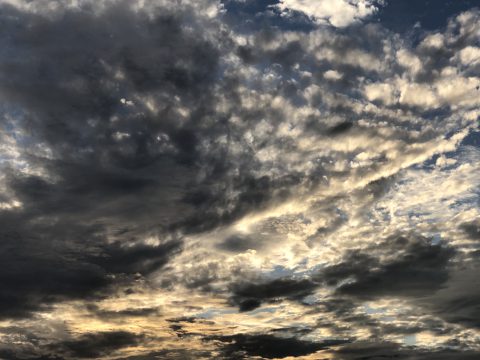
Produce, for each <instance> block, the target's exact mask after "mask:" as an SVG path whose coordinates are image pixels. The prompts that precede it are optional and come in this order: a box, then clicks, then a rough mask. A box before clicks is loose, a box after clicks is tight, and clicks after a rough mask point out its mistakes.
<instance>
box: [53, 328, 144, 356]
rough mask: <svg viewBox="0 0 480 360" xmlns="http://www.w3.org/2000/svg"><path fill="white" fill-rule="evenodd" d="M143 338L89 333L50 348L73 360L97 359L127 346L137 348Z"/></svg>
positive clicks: (114, 332)
mask: <svg viewBox="0 0 480 360" xmlns="http://www.w3.org/2000/svg"><path fill="white" fill-rule="evenodd" d="M142 338H143V336H142V335H137V334H133V333H129V332H125V331H111V332H99V333H89V334H85V335H82V336H81V337H80V338H78V339H74V340H68V341H64V342H60V343H57V344H53V345H50V348H51V349H52V350H54V351H59V352H60V353H64V354H65V355H66V356H69V357H73V358H86V359H95V358H98V357H99V356H104V355H110V354H112V353H113V352H114V351H116V350H118V349H121V348H124V347H127V346H135V345H136V344H138V343H139V341H141V340H142Z"/></svg>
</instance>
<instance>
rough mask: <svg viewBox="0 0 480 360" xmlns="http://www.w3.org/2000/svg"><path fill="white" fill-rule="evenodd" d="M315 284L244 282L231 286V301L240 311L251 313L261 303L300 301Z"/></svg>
mask: <svg viewBox="0 0 480 360" xmlns="http://www.w3.org/2000/svg"><path fill="white" fill-rule="evenodd" d="M316 287H317V284H315V283H314V282H312V281H310V280H308V279H289V278H281V279H275V280H270V281H260V282H244V283H238V284H234V285H233V286H232V292H233V297H232V301H233V302H234V303H236V304H238V306H239V309H240V311H251V310H254V309H255V308H257V307H259V306H260V305H261V304H262V302H264V301H265V302H269V301H275V300H281V299H292V300H300V299H302V298H304V297H305V296H307V295H309V294H311V293H312V292H313V291H314V290H315V288H316Z"/></svg>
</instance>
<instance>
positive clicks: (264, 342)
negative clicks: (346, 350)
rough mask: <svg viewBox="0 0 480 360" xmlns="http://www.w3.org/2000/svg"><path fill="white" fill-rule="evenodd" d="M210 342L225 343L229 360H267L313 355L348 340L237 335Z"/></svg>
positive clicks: (219, 337) (215, 338) (224, 349)
mask: <svg viewBox="0 0 480 360" xmlns="http://www.w3.org/2000/svg"><path fill="white" fill-rule="evenodd" d="M209 340H218V341H220V342H223V343H225V344H226V345H224V347H223V353H224V356H225V357H226V358H228V359H249V358H251V357H252V356H260V357H261V358H266V359H277V358H280V359H283V358H286V357H288V356H292V357H297V356H305V355H309V354H313V353H315V352H317V351H319V350H322V349H326V348H328V347H330V346H334V345H339V344H343V343H345V342H347V341H346V340H325V341H322V342H313V341H305V340H299V339H296V338H282V337H276V336H273V335H268V334H258V335H255V334H237V335H231V336H212V337H210V338H209Z"/></svg>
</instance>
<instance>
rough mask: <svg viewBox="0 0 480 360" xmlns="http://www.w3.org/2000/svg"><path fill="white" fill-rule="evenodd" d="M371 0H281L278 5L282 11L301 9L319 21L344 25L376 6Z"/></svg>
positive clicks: (369, 12) (374, 9) (364, 15)
mask: <svg viewBox="0 0 480 360" xmlns="http://www.w3.org/2000/svg"><path fill="white" fill-rule="evenodd" d="M376 3H378V2H376V1H373V0H314V1H311V0H281V2H280V4H279V7H280V9H282V10H284V11H288V10H295V11H301V12H303V13H305V14H306V15H308V16H311V17H313V18H315V19H316V20H317V21H318V22H319V23H330V24H331V25H333V26H335V27H345V26H348V25H350V24H352V23H354V22H356V21H358V20H361V19H363V18H365V17H367V16H369V15H372V14H373V13H374V12H375V11H376V9H377V7H376V5H375V4H376Z"/></svg>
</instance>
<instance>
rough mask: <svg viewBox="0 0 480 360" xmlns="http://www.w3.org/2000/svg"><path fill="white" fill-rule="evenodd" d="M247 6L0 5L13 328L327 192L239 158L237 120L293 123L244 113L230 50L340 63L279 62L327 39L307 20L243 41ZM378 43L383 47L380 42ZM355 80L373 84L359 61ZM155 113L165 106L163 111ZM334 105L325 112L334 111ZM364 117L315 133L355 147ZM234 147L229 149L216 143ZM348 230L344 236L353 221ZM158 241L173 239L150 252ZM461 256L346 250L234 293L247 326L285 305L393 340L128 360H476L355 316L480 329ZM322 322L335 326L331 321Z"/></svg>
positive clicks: (42, 355)
mask: <svg viewBox="0 0 480 360" xmlns="http://www.w3.org/2000/svg"><path fill="white" fill-rule="evenodd" d="M247 3H248V4H247ZM249 3H251V2H248V1H247V2H242V3H241V4H240V2H239V3H238V4H235V2H234V1H228V2H226V3H225V7H226V9H227V13H226V14H225V15H224V17H223V18H222V17H220V20H219V19H215V20H213V19H209V18H208V17H204V16H200V15H198V14H197V12H198V11H199V9H198V8H195V7H194V6H193V5H191V6H190V5H188V4H187V5H184V6H182V7H174V6H164V7H161V6H159V7H158V8H155V9H150V10H149V11H146V10H135V9H134V7H133V5H132V4H131V3H129V2H127V1H117V2H112V3H111V4H109V5H106V6H105V9H103V10H98V9H96V8H95V6H94V5H84V6H82V7H81V8H76V9H72V8H66V9H64V10H61V11H59V12H58V13H54V14H49V13H46V14H45V13H42V12H41V11H37V12H35V11H27V10H21V9H20V8H17V7H15V6H11V5H9V4H6V3H0V48H1V50H0V96H1V99H2V104H1V109H2V112H3V117H2V120H1V121H2V127H3V128H4V129H5V131H6V132H7V133H8V132H11V133H14V132H17V133H18V135H16V136H17V137H16V140H17V147H18V149H20V150H19V151H20V155H19V156H20V157H19V159H20V160H19V161H20V165H18V164H16V165H15V164H13V163H9V162H5V166H3V174H4V179H3V181H4V187H5V191H4V193H3V194H2V197H3V196H4V197H6V198H10V197H11V198H15V199H18V201H19V202H21V204H22V206H21V207H18V208H14V209H5V208H1V209H0V239H1V242H0V264H1V272H0V287H1V288H0V319H1V320H14V321H25V320H28V319H29V318H32V319H33V318H34V317H35V313H36V312H38V311H46V310H48V309H50V308H51V307H52V306H54V305H55V304H58V303H62V302H64V301H68V300H82V301H94V300H98V299H102V298H106V297H107V296H109V295H112V294H115V293H121V292H122V291H124V289H127V288H128V287H129V286H130V285H131V284H132V283H134V282H135V281H138V279H139V278H141V279H148V277H149V275H151V274H153V273H154V272H157V271H161V270H162V268H164V267H166V266H168V264H169V262H170V261H171V260H172V259H173V258H174V257H175V256H177V255H178V254H180V253H181V252H182V249H183V246H184V240H183V236H185V235H188V234H196V233H201V232H204V231H207V230H211V229H215V228H216V227H218V226H220V225H224V224H229V223H232V222H234V221H235V220H237V219H239V218H240V217H241V216H243V215H245V214H247V213H249V212H250V211H252V210H259V209H263V208H266V207H267V205H271V204H274V203H275V202H276V201H281V200H283V199H286V198H289V196H291V189H293V188H295V187H297V186H299V185H302V186H303V187H305V188H306V191H308V190H311V189H314V188H315V187H316V186H318V184H319V180H318V179H319V178H320V177H321V175H323V174H324V173H326V171H325V170H324V169H322V168H321V167H320V168H319V169H317V170H318V171H317V172H316V173H314V174H313V175H311V174H303V173H301V172H296V171H289V172H288V174H286V175H278V176H266V175H261V176H260V175H257V172H256V170H258V167H259V164H258V161H257V160H255V157H254V153H253V151H252V150H250V149H248V148H246V147H245V148H242V149H241V154H240V155H232V154H231V153H230V152H229V151H230V150H229V148H228V144H229V143H230V142H232V143H233V142H234V141H235V139H236V138H237V137H238V138H240V137H242V136H243V135H244V134H243V133H242V132H240V131H238V133H236V132H235V130H238V129H236V128H234V127H233V126H231V125H230V124H229V119H228V118H227V116H231V115H238V116H240V117H242V121H243V122H244V123H243V124H242V126H243V128H244V129H245V128H247V129H248V128H249V127H253V125H254V124H256V122H257V121H258V120H257V119H261V118H262V117H264V116H266V115H268V116H271V115H272V114H273V115H276V118H277V119H278V124H274V125H275V126H279V123H281V122H282V121H283V120H284V119H283V117H284V115H283V114H281V113H278V114H277V113H275V111H276V110H275V109H269V108H257V109H253V110H252V109H243V108H241V106H240V104H239V94H238V91H239V90H238V88H239V82H240V81H241V76H240V75H239V74H235V73H231V72H228V71H226V69H225V56H226V55H227V54H236V56H238V58H239V59H240V61H241V63H240V65H239V66H242V64H256V66H258V67H259V68H261V67H262V66H270V65H272V64H276V66H277V67H278V66H279V67H280V68H281V69H282V70H281V71H280V72H283V74H286V75H285V78H288V74H290V72H291V71H293V70H292V69H293V67H294V64H295V63H297V62H299V61H300V62H301V61H305V64H307V66H318V67H319V68H323V67H325V68H327V65H328V64H322V63H321V64H316V65H314V64H312V63H309V62H312V61H313V60H312V58H311V57H310V58H309V57H308V55H307V54H306V49H304V48H303V45H302V44H300V43H297V42H290V43H288V44H286V45H284V46H282V47H279V48H276V49H275V50H269V49H268V46H265V47H264V48H262V44H263V45H265V44H268V42H269V41H270V40H269V39H272V38H274V36H276V34H277V35H278V33H280V32H281V31H282V27H284V29H283V30H292V29H293V30H301V31H309V30H311V29H313V28H314V27H315V25H314V24H313V23H311V22H309V21H308V19H307V18H305V17H304V16H302V15H301V14H296V15H295V16H296V17H295V18H293V19H292V18H290V19H289V20H288V21H287V20H285V19H282V18H281V16H280V14H279V13H278V11H276V10H271V11H267V10H266V9H267V8H268V6H266V7H264V8H262V9H260V10H258V12H262V15H261V16H262V17H263V21H264V22H261V24H263V25H262V26H261V27H259V28H257V25H255V26H247V27H246V28H243V27H242V26H241V25H239V24H238V23H237V22H236V20H235V17H234V16H233V15H232V12H233V11H238V14H241V15H242V16H249V14H250V12H251V11H257V10H255V9H256V8H255V7H251V8H250V7H249ZM262 3H263V2H262ZM267 3H268V4H266V5H274V4H275V2H267ZM252 6H253V5H252ZM235 9H236V10H235ZM228 11H230V12H228ZM380 15H381V16H384V17H388V16H389V15H388V13H387V12H385V13H384V14H383V15H382V14H380ZM452 15H453V14H452ZM222 21H223V22H224V23H222ZM225 24H228V26H231V27H232V28H233V29H236V31H239V32H242V33H249V32H258V33H257V34H256V37H255V40H254V42H255V46H250V45H245V46H242V47H237V46H236V45H235V44H234V42H233V40H232V38H231V37H232V36H233V35H232V33H231V32H230V31H231V30H228V29H227V28H226V26H227V25H225ZM395 24H396V23H395ZM395 24H394V25H395ZM392 26H393V25H392ZM395 26H397V25H395ZM342 31H344V33H347V34H348V31H349V30H348V29H346V30H342ZM358 31H360V32H361V30H358ZM345 36H347V35H345ZM348 36H350V35H348ZM348 36H347V37H346V38H347V39H348V41H347V43H346V44H343V45H345V46H347V45H348V46H353V47H355V46H359V44H358V42H359V41H360V40H359V39H358V37H360V36H362V35H357V37H355V36H354V35H351V36H350V37H348ZM344 39H345V38H344ZM333 45H335V44H333ZM333 45H332V46H333ZM343 45H341V44H340V45H338V46H343ZM370 46H371V47H373V48H375V47H376V46H379V44H378V43H375V39H373V40H372V42H371V43H370ZM333 47H334V46H333ZM342 70H344V71H345V73H348V74H356V73H358V72H360V70H358V69H355V68H354V67H352V66H350V65H344V66H343V67H342ZM316 76H319V75H318V74H317V75H316ZM352 79H353V76H352ZM301 81H307V80H299V81H298V82H297V85H292V84H291V83H288V81H286V80H285V81H283V80H282V82H281V83H280V84H279V85H278V87H277V89H276V90H275V91H277V92H279V93H281V94H283V95H286V96H290V97H291V98H292V101H293V102H295V101H301V100H300V99H297V98H296V96H297V95H296V94H297V92H298V91H300V90H303V89H304V88H305V87H306V86H307V85H308V84H303V85H302V84H301ZM322 81H323V80H322ZM351 81H354V80H350V79H348V78H345V79H344V80H342V81H341V82H339V83H337V84H331V87H332V89H333V90H335V91H346V89H348V88H349V87H350V86H351V85H352V83H350V82H351ZM302 86H303V88H302ZM149 101H150V102H151V103H153V104H155V105H154V106H153V107H152V106H149V105H148V103H149ZM222 101H227V102H229V103H230V105H229V106H230V108H229V113H227V114H225V113H219V112H218V110H217V109H218V107H219V106H220V103H221V102H222ZM318 105H319V107H321V106H322V104H321V100H320V99H319V100H318ZM185 109H187V110H185ZM329 111H337V112H338V113H341V114H342V116H343V117H344V118H347V119H351V118H352V117H355V116H358V115H355V114H353V113H351V110H350V109H347V108H343V107H342V106H341V104H340V105H338V108H336V109H329ZM356 120H357V119H356V118H353V119H352V120H347V121H340V122H338V123H337V124H336V125H335V124H333V125H329V126H323V124H321V125H317V124H316V123H315V122H314V121H313V119H312V123H311V128H309V129H308V131H316V132H319V133H322V134H324V135H325V136H326V137H329V138H330V139H338V141H342V140H341V136H342V135H344V134H346V133H349V132H351V131H357V130H356V129H357V128H356V126H357V125H356V124H355V121H356ZM316 126H317V127H318V126H320V128H315V127H316ZM232 129H233V130H232ZM358 131H359V130H358ZM222 136H223V137H225V138H226V139H227V145H225V144H224V143H222V142H219V141H217V140H218V138H220V137H222ZM265 141H267V140H265ZM18 144H19V145H18ZM276 145H278V146H279V147H285V148H288V146H292V147H294V145H292V144H288V143H281V144H276ZM44 149H48V151H46V150H44ZM25 163H27V164H28V165H22V164H25ZM25 167H28V168H25ZM329 175H330V174H329ZM333 175H334V176H335V175H336V174H333ZM340 175H341V174H340ZM340 175H339V176H340ZM374 185H375V184H371V185H370V186H374ZM380 195H381V194H380ZM380 195H379V196H380ZM334 225H335V226H334V227H336V226H341V221H340V222H338V224H337V223H335V224H334ZM459 230H460V231H463V232H464V233H465V234H466V236H468V237H469V238H471V239H473V240H475V241H476V240H478V238H479V227H478V223H464V224H461V225H460V228H459ZM321 233H322V229H319V234H321ZM148 237H152V238H155V239H157V240H158V241H157V242H154V243H146V242H143V239H145V238H148ZM256 246H258V245H256V241H255V239H253V238H248V237H244V238H242V237H240V236H236V235H233V236H231V237H228V238H226V239H225V241H224V242H222V243H221V244H219V245H218V248H219V249H221V250H225V251H227V252H232V253H235V252H241V251H246V250H248V249H251V248H256ZM258 248H260V246H258ZM378 254H381V255H378ZM384 255H385V256H384ZM455 256H457V253H456V251H455V249H454V248H452V247H451V246H449V245H447V244H444V243H434V242H433V241H432V239H427V238H424V237H422V236H419V235H412V234H406V235H398V236H394V237H391V238H388V239H383V238H379V239H378V243H377V244H375V245H372V246H371V249H369V248H367V249H365V248H363V249H360V248H359V249H358V250H351V251H348V252H347V253H345V254H343V257H342V260H341V262H339V263H337V264H330V265H328V266H326V267H323V268H319V269H317V270H316V271H315V272H313V273H310V274H308V275H306V276H304V277H280V278H275V279H271V278H268V279H264V278H262V277H260V278H258V279H248V278H246V279H243V280H242V281H235V282H232V283H231V284H230V285H229V288H228V289H229V290H228V291H229V293H228V301H229V304H230V305H231V306H232V307H236V308H238V310H239V311H240V312H245V313H248V312H250V311H253V310H256V309H259V308H261V307H263V306H266V305H268V304H275V303H278V302H286V303H287V304H288V303H295V304H302V306H305V308H306V311H311V312H312V313H315V312H317V314H320V315H319V316H322V315H321V314H322V313H324V314H334V318H335V319H338V320H341V321H346V322H349V323H350V324H353V325H352V326H355V325H356V324H358V325H361V326H366V327H369V328H371V329H374V331H376V332H377V334H378V338H379V340H378V341H376V340H375V341H372V342H371V343H363V342H356V341H355V339H353V338H352V339H343V340H337V339H332V340H323V341H312V340H305V339H304V338H301V337H300V336H297V335H299V334H296V333H292V332H291V331H288V334H289V335H292V334H293V335H292V336H289V337H280V336H278V335H276V334H273V333H265V334H256V333H252V334H236V335H218V336H210V335H209V336H206V335H205V336H203V335H202V334H200V337H202V339H203V340H202V341H205V342H206V343H214V344H217V346H218V349H219V352H217V353H215V354H214V353H209V352H208V351H205V352H193V350H192V353H189V350H188V349H185V350H182V351H179V350H165V349H162V350H158V351H157V350H156V351H153V352H151V353H150V354H147V355H139V356H132V357H127V358H128V359H155V358H158V359H164V358H165V359H169V358H172V359H180V358H182V359H189V358H192V359H193V358H195V357H196V356H198V358H202V357H203V358H208V357H211V358H214V357H215V356H219V358H225V359H237V358H238V359H248V358H253V357H255V356H257V357H260V358H267V359H273V358H284V357H287V356H292V357H296V356H304V355H310V354H314V353H315V352H318V351H320V350H323V351H331V352H332V353H334V354H335V359H346V360H347V359H384V358H395V359H476V358H478V356H479V355H478V353H473V352H471V351H470V350H465V351H462V348H461V346H460V347H458V346H457V347H455V346H450V347H449V346H445V347H443V348H437V349H433V350H432V351H430V352H427V351H426V350H419V349H416V348H414V347H410V348H405V347H401V346H400V345H397V344H396V343H391V342H388V341H381V338H382V336H383V335H385V334H388V333H389V332H390V333H402V332H403V333H409V332H414V331H419V330H426V331H427V330H428V331H432V332H433V333H435V332H436V333H437V334H440V333H441V332H448V326H447V325H444V324H443V323H442V324H441V325H438V326H435V325H434V324H433V320H432V325H431V327H430V328H425V327H423V326H424V325H421V326H420V325H419V328H416V329H415V330H411V328H408V327H406V328H388V327H385V326H384V325H381V324H378V323H375V322H374V321H373V320H372V319H370V318H368V317H355V316H354V315H355V314H354V311H353V310H354V308H355V306H356V305H355V304H356V303H357V302H361V301H367V300H373V299H378V298H389V297H390V298H391V297H398V298H402V299H407V300H409V299H416V301H418V304H419V306H420V307H421V308H422V309H426V311H430V312H431V313H432V314H433V315H436V316H438V318H440V319H443V320H444V321H445V322H446V323H448V324H459V325H462V326H466V327H467V328H473V329H478V328H479V319H480V312H479V309H478V303H479V302H478V301H479V294H478V287H474V286H470V284H471V283H472V282H473V283H475V284H476V283H478V280H476V276H475V273H476V272H475V270H476V269H478V264H477V263H476V262H478V257H476V258H474V259H473V258H472V259H470V258H469V259H468V262H467V263H466V265H465V266H463V267H462V265H461V264H456V263H454V261H453V259H454V258H455ZM471 264H475V265H471ZM207 282H208V281H207ZM322 287H330V288H335V291H334V294H335V296H334V298H331V299H329V300H328V301H325V302H314V303H311V302H308V301H307V300H306V299H308V296H309V295H311V294H313V293H314V292H315V291H316V290H318V289H320V288H322ZM433 294H437V295H433ZM89 310H90V311H91V312H92V313H94V314H95V315H96V316H98V317H99V318H102V317H103V318H110V319H111V318H116V317H123V316H130V317H135V316H150V315H153V314H157V313H158V311H157V309H155V308H145V309H141V310H138V309H131V310H129V309H127V310H119V311H116V312H115V311H110V312H109V311H104V310H100V309H99V308H98V307H95V306H92V307H90V308H89ZM192 321H193V320H192ZM318 322H319V326H320V325H321V326H324V325H325V324H323V325H322V321H321V319H319V320H318ZM176 326H179V325H176ZM331 326H332V328H333V327H334V325H331ZM175 329H177V330H179V329H180V330H181V328H175ZM409 329H410V330H409ZM311 330H312V329H309V330H308V331H311ZM337 330H338V329H337ZM372 331H373V330H372ZM184 335H185V336H188V333H186V332H185V333H184ZM300 335H301V334H300ZM146 341H147V338H146V336H144V335H139V334H134V333H129V332H124V331H107V332H98V333H87V334H83V335H79V336H72V338H71V339H69V340H64V341H58V342H54V343H49V344H47V345H45V344H43V345H41V346H40V345H39V348H38V349H34V350H32V351H30V352H29V353H28V354H30V355H28V354H27V355H25V356H24V355H18V352H17V351H16V349H15V348H12V346H11V345H9V344H7V345H8V346H6V347H5V348H4V349H1V350H0V358H2V359H17V358H30V359H64V358H65V359H77V358H92V359H94V358H101V357H103V356H110V355H111V354H112V353H114V352H115V351H117V350H121V349H122V348H126V347H133V346H137V345H141V344H142V343H144V342H146ZM31 343H32V344H35V341H33V340H31ZM37 343H38V342H37ZM186 344H188V342H187V343H186ZM32 354H34V355H32ZM35 354H38V355H35ZM219 354H220V355H219ZM127 358H126V359H127Z"/></svg>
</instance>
